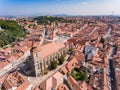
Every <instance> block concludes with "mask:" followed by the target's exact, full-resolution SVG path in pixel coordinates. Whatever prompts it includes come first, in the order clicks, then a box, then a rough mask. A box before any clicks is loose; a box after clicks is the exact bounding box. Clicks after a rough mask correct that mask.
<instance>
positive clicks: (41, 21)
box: [34, 16, 72, 24]
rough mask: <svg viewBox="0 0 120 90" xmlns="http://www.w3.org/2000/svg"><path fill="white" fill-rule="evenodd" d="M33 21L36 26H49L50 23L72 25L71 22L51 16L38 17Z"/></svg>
mask: <svg viewBox="0 0 120 90" xmlns="http://www.w3.org/2000/svg"><path fill="white" fill-rule="evenodd" d="M34 20H37V21H38V24H50V23H52V22H65V23H72V20H67V19H64V18H62V17H52V16H39V17H36V18H34Z"/></svg>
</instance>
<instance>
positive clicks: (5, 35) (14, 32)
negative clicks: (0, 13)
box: [0, 20, 26, 47]
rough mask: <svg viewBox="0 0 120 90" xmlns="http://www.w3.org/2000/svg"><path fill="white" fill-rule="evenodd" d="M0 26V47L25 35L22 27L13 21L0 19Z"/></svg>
mask: <svg viewBox="0 0 120 90" xmlns="http://www.w3.org/2000/svg"><path fill="white" fill-rule="evenodd" d="M0 27H1V28H2V31H0V47H3V46H5V45H8V44H10V43H12V42H14V41H15V40H20V39H21V38H24V37H25V35H26V32H25V30H24V29H23V27H21V26H20V25H18V23H17V22H15V21H4V20H0Z"/></svg>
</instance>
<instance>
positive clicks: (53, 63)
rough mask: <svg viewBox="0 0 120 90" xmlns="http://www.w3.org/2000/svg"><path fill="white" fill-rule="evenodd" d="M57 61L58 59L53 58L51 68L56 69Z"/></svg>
mask: <svg viewBox="0 0 120 90" xmlns="http://www.w3.org/2000/svg"><path fill="white" fill-rule="evenodd" d="M57 65H58V64H57V61H56V60H53V61H52V62H51V69H56V68H57Z"/></svg>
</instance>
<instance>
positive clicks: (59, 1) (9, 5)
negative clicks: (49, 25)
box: [0, 0, 120, 16]
mask: <svg viewBox="0 0 120 90" xmlns="http://www.w3.org/2000/svg"><path fill="white" fill-rule="evenodd" d="M0 11H1V13H0V16H2V15H6V16H7V15H14V16H15V15H30V16H32V15H35V16H36V15H57V14H68V15H112V14H114V15H120V0H0Z"/></svg>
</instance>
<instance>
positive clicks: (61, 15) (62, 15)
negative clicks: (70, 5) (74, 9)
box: [53, 14, 69, 17]
mask: <svg viewBox="0 0 120 90" xmlns="http://www.w3.org/2000/svg"><path fill="white" fill-rule="evenodd" d="M53 16H60V17H66V16H69V15H68V14H56V15H53Z"/></svg>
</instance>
